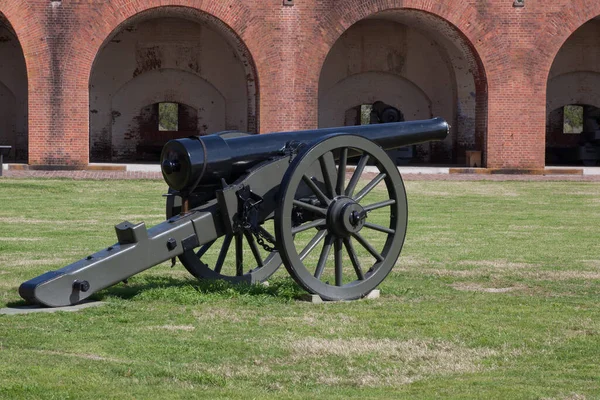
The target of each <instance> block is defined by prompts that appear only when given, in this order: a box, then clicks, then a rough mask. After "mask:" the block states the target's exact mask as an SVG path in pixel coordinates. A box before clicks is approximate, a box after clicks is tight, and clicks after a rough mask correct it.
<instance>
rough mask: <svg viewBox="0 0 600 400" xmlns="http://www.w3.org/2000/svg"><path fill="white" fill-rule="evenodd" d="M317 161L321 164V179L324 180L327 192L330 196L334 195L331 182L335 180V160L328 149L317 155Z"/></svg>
mask: <svg viewBox="0 0 600 400" xmlns="http://www.w3.org/2000/svg"><path fill="white" fill-rule="evenodd" d="M319 163H320V164H321V172H323V180H324V181H325V186H326V187H327V191H328V192H329V196H330V197H331V198H334V197H335V187H333V182H335V178H336V177H335V160H334V158H333V154H332V153H331V152H330V151H328V152H327V153H325V154H323V155H322V156H321V157H319Z"/></svg>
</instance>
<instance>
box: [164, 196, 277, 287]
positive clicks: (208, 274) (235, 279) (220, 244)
mask: <svg viewBox="0 0 600 400" xmlns="http://www.w3.org/2000/svg"><path fill="white" fill-rule="evenodd" d="M180 209H181V198H180V197H179V196H169V197H167V217H168V218H169V217H170V216H173V215H176V214H178V213H179V212H180ZM272 225H273V224H272V220H271V221H266V222H265V223H264V224H263V225H261V226H260V229H262V230H263V232H265V231H266V232H267V233H268V234H270V235H271V236H272V235H273V232H274V229H273V226H272ZM179 261H181V263H182V264H183V266H184V267H185V269H187V270H188V272H189V273H190V274H192V275H193V276H194V277H196V278H197V279H222V280H225V281H228V282H232V283H239V282H247V283H259V282H263V281H265V280H267V279H268V278H269V277H270V276H271V275H273V274H274V273H275V271H277V269H278V268H279V266H280V265H281V257H280V256H279V253H277V252H270V251H267V250H265V249H264V248H263V247H262V246H260V245H259V244H258V243H257V240H256V239H255V236H254V235H252V233H250V232H249V231H243V232H240V233H237V234H233V235H225V236H223V237H220V238H218V239H216V240H214V241H212V242H210V243H206V244H204V245H202V246H200V247H199V248H196V249H194V250H188V251H186V252H184V253H183V254H182V255H181V256H179Z"/></svg>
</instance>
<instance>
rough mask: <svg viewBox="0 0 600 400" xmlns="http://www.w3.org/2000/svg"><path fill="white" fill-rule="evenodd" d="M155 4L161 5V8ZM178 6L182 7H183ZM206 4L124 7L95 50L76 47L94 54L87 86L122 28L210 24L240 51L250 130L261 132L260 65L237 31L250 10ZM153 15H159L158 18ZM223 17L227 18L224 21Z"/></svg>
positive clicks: (92, 47)
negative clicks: (169, 21)
mask: <svg viewBox="0 0 600 400" xmlns="http://www.w3.org/2000/svg"><path fill="white" fill-rule="evenodd" d="M120 2H124V1H117V2H114V3H111V4H115V3H120ZM154 3H158V5H157V4H154ZM177 3H182V4H181V5H179V4H177ZM194 3H198V4H194ZM203 4H204V3H203V2H198V1H196V2H191V4H190V2H189V1H188V2H186V1H179V2H174V4H171V5H169V6H163V5H160V0H155V1H147V2H143V5H141V6H140V7H143V9H132V8H130V7H122V8H121V9H120V10H124V11H127V12H123V13H122V14H121V15H120V17H115V19H114V21H113V22H114V25H112V24H111V25H110V26H111V27H112V29H111V30H109V29H107V28H106V26H103V29H102V30H101V31H96V30H95V33H96V35H97V36H100V37H101V38H103V40H102V43H98V41H94V45H93V46H91V47H89V44H86V43H78V42H75V43H74V47H78V46H79V45H81V46H83V47H82V48H86V46H88V48H87V51H86V52H85V53H90V54H94V57H93V60H92V61H91V63H90V58H89V57H88V58H86V59H85V62H86V65H84V66H82V67H83V68H84V71H86V74H82V76H81V78H85V79H86V85H87V82H89V79H90V77H91V73H92V69H93V64H94V60H96V59H97V57H98V55H99V54H100V53H101V51H102V48H103V47H104V45H105V44H106V43H108V42H109V41H110V40H111V38H112V37H114V36H115V35H116V34H117V33H119V31H121V30H122V28H123V27H124V26H126V25H127V24H130V23H135V22H136V21H138V20H143V19H147V18H153V17H156V18H162V17H175V18H183V19H187V20H190V21H193V22H207V23H208V24H209V25H210V26H211V27H214V28H217V30H218V31H220V32H221V33H222V36H223V37H224V39H225V40H226V41H227V42H229V44H230V45H231V46H232V48H233V49H234V50H235V51H237V53H238V55H239V57H240V60H241V62H242V64H243V65H244V68H245V72H246V76H247V96H248V118H249V122H248V125H249V130H250V131H258V122H259V117H258V112H259V111H258V100H259V86H258V72H257V68H256V63H255V61H254V57H253V56H252V54H251V52H250V50H249V48H248V46H247V45H246V43H245V42H244V40H243V39H242V37H241V36H240V34H239V33H238V32H239V31H238V30H236V29H243V28H244V27H245V25H244V23H242V22H240V18H238V17H236V16H237V15H238V14H241V15H244V13H245V12H246V11H247V10H246V9H247V7H245V6H242V5H240V4H238V3H236V12H235V13H229V14H228V13H227V12H224V11H223V10H226V9H230V7H229V6H227V4H225V5H224V6H223V7H214V4H212V6H211V4H208V5H205V6H204V7H203V8H202V7H201V6H202V5H203ZM195 6H197V7H195ZM240 10H241V11H240ZM248 12H249V11H248ZM152 14H155V16H154V15H152ZM219 16H221V17H223V18H220V17H219Z"/></svg>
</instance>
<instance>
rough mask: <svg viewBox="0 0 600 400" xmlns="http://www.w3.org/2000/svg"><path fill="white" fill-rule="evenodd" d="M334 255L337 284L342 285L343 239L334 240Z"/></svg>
mask: <svg viewBox="0 0 600 400" xmlns="http://www.w3.org/2000/svg"><path fill="white" fill-rule="evenodd" d="M334 256H335V286H342V281H343V274H342V272H343V271H342V261H343V259H342V256H343V253H342V239H335V242H334Z"/></svg>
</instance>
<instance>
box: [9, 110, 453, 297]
mask: <svg viewBox="0 0 600 400" xmlns="http://www.w3.org/2000/svg"><path fill="white" fill-rule="evenodd" d="M448 129H449V128H448V124H447V123H446V122H445V121H444V120H443V119H441V118H434V119H431V120H425V121H410V122H397V123H385V124H377V125H365V126H352V127H341V128H327V129H316V130H307V131H298V132H281V133H271V134H264V135H249V134H242V133H234V132H226V133H221V134H214V135H208V136H202V137H191V138H185V139H177V140H171V141H169V142H167V144H166V145H165V146H164V148H163V150H162V154H161V169H162V174H163V177H164V179H165V181H166V183H167V184H168V185H169V194H168V195H167V218H168V219H167V220H166V221H165V222H163V223H161V224H159V225H156V226H154V227H152V228H150V229H146V226H145V224H144V223H143V222H142V223H138V224H132V223H130V222H127V221H126V222H122V223H120V224H118V225H116V226H115V230H116V234H117V243H116V244H114V245H112V246H110V247H108V248H106V249H103V250H101V251H99V252H97V253H95V254H92V255H90V256H87V257H86V258H84V259H82V260H79V261H77V262H75V263H73V264H71V265H68V266H66V267H64V268H62V269H59V270H57V271H49V272H46V273H45V274H42V275H40V276H38V277H36V278H33V279H31V280H29V281H27V282H24V283H23V284H22V285H21V286H20V288H19V293H20V295H21V296H22V297H23V298H24V299H26V300H27V301H28V302H31V303H37V304H42V305H46V306H50V307H60V306H66V305H71V304H75V303H78V302H80V301H82V300H84V299H86V298H88V297H89V296H90V295H92V294H93V293H95V292H97V291H99V290H101V289H104V288H107V287H109V286H112V285H114V284H117V283H119V282H121V281H124V280H126V279H127V278H129V277H131V276H132V275H135V274H137V273H140V272H142V271H144V270H146V269H148V268H150V267H152V266H155V265H157V264H160V263H162V262H164V261H167V260H169V259H174V258H175V257H178V258H179V260H180V261H181V263H182V264H183V266H184V267H185V268H186V269H187V270H188V271H189V272H190V273H191V274H192V275H193V276H195V277H196V278H198V279H224V280H228V281H231V282H248V283H257V282H261V281H264V280H266V279H268V278H269V277H270V276H271V275H272V274H273V273H274V272H275V271H276V270H277V269H278V268H279V266H280V265H281V264H284V266H285V268H286V269H287V271H288V272H289V273H290V274H291V276H292V277H293V278H294V280H295V281H296V282H297V283H298V284H299V285H300V286H302V287H303V288H304V289H305V290H307V291H309V292H310V293H313V294H317V295H319V296H320V297H321V298H323V299H326V300H351V299H357V298H361V297H363V296H365V295H367V294H368V293H369V292H370V291H371V290H373V289H374V288H375V287H377V285H379V284H380V283H381V281H383V279H384V278H385V277H386V276H387V275H388V273H389V272H390V270H391V269H392V267H393V266H394V264H395V263H396V261H397V259H398V257H399V255H400V251H401V249H402V246H403V243H404V238H405V234H406V225H407V201H406V193H405V189H404V184H403V182H402V178H401V176H400V174H399V172H398V169H397V167H396V165H395V164H394V162H392V160H391V159H390V158H389V157H388V155H387V154H386V152H385V151H386V150H391V149H395V148H399V147H403V146H407V145H412V144H417V143H422V142H426V141H430V140H442V139H444V138H445V137H446V135H447V133H448ZM351 163H355V166H351V165H350V164H351ZM365 177H366V178H367V179H366V180H365V179H364V178H365ZM378 186H380V187H382V188H383V190H377V191H374V190H373V189H374V188H375V187H378ZM374 194H375V197H373V195H374ZM377 213H383V214H381V215H383V218H382V217H381V216H380V217H379V218H378V220H377V223H375V222H373V219H372V218H369V216H370V215H371V214H373V215H375V214H377ZM382 220H383V221H384V224H381V221H382ZM365 232H373V233H376V234H378V235H380V237H379V239H378V240H377V241H376V242H373V241H372V240H371V239H370V236H369V235H367V234H364V233H365ZM232 244H233V247H234V248H235V250H234V252H235V260H234V262H232V263H228V262H226V258H227V255H228V253H229V250H230V247H231V246H232ZM215 251H216V253H215V255H216V260H215V261H213V260H214V258H215V257H212V259H209V258H207V257H206V255H207V254H208V253H209V252H213V253H214V252H215ZM228 264H232V265H228Z"/></svg>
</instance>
